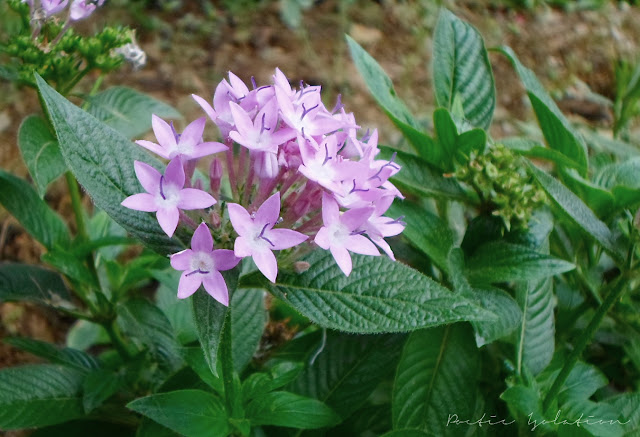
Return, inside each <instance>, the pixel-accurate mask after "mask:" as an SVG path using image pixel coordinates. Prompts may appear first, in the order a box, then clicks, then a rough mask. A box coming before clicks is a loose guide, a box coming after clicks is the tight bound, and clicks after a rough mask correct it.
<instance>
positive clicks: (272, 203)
mask: <svg viewBox="0 0 640 437" xmlns="http://www.w3.org/2000/svg"><path fill="white" fill-rule="evenodd" d="M278 218H280V191H277V192H276V193H275V194H273V195H272V196H271V197H269V198H268V199H267V200H265V201H264V203H263V204H262V205H260V208H258V211H257V212H256V218H255V220H254V223H255V224H256V226H258V227H262V226H264V225H266V224H267V223H268V224H269V225H270V226H271V227H273V226H274V225H275V224H276V222H277V221H278Z"/></svg>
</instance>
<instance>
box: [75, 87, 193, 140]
mask: <svg viewBox="0 0 640 437" xmlns="http://www.w3.org/2000/svg"><path fill="white" fill-rule="evenodd" d="M87 102H89V107H88V108H87V112H89V114H91V115H93V116H94V117H95V118H97V119H98V120H100V121H102V122H103V123H105V124H107V125H109V126H111V127H112V128H114V129H115V130H117V131H118V132H120V133H121V134H122V135H124V136H125V137H127V138H134V137H137V136H139V135H142V134H144V133H146V132H147V131H148V130H149V129H151V115H152V114H155V115H157V116H158V117H161V118H180V117H181V115H180V113H179V112H178V111H176V110H175V109H174V108H173V107H171V106H169V105H167V104H166V103H163V102H161V101H159V100H156V99H154V98H153V97H151V96H148V95H146V94H142V93H139V92H138V91H136V90H133V89H131V88H126V87H122V86H115V87H111V88H109V89H107V90H105V91H103V92H101V93H98V94H96V95H95V96H90V97H88V98H87Z"/></svg>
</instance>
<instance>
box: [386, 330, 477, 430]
mask: <svg viewBox="0 0 640 437" xmlns="http://www.w3.org/2000/svg"><path fill="white" fill-rule="evenodd" d="M479 370H480V368H479V354H478V349H477V348H476V345H475V342H474V340H473V332H472V330H471V327H470V326H469V325H467V324H462V323H457V324H454V325H449V326H446V327H438V328H432V329H424V330H421V331H416V332H414V333H412V334H411V336H410V337H409V340H407V343H406V344H405V347H404V350H403V352H402V357H401V358H400V363H399V364H398V370H397V373H396V379H395V382H394V386H393V403H392V412H393V428H394V429H403V428H417V429H420V430H423V431H427V432H430V433H433V434H434V435H438V436H459V435H460V434H459V433H460V429H458V428H457V427H447V419H448V417H449V415H450V414H451V413H455V414H458V416H459V417H462V418H471V417H472V416H473V413H474V407H475V398H476V380H477V377H478V373H479Z"/></svg>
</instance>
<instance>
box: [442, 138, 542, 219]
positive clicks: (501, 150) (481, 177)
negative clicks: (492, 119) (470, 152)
mask: <svg viewBox="0 0 640 437" xmlns="http://www.w3.org/2000/svg"><path fill="white" fill-rule="evenodd" d="M454 176H455V177H456V178H457V179H458V180H460V181H463V182H466V183H467V184H469V185H470V186H471V187H473V189H474V190H476V192H477V193H478V196H479V197H480V199H481V202H482V208H483V209H485V212H488V213H490V214H492V215H494V216H497V217H500V218H501V219H502V221H503V223H504V225H505V227H506V229H507V230H510V229H511V228H517V227H520V228H524V227H526V226H527V223H528V222H529V219H531V216H532V214H533V212H534V210H536V209H537V208H539V207H541V206H542V205H544V204H545V201H546V195H545V193H544V191H543V190H542V189H541V188H540V187H539V186H538V185H537V184H536V183H535V180H534V179H533V176H532V175H531V174H530V172H529V171H528V169H527V168H526V166H524V165H523V164H522V163H521V161H520V160H519V157H518V156H517V155H516V154H515V153H513V152H512V151H511V150H510V149H508V148H507V147H505V146H504V145H502V144H494V145H493V146H492V147H491V148H489V149H488V151H487V153H485V154H483V155H480V156H478V157H475V159H472V160H471V161H469V163H468V164H467V165H466V166H463V167H459V168H457V169H456V171H455V173H454Z"/></svg>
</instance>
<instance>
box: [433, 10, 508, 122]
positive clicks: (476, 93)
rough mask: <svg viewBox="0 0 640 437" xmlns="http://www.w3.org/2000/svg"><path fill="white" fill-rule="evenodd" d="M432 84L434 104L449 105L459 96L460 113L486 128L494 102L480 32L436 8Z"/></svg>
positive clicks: (488, 65)
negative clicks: (434, 96) (437, 12)
mask: <svg viewBox="0 0 640 437" xmlns="http://www.w3.org/2000/svg"><path fill="white" fill-rule="evenodd" d="M432 64H433V85H434V90H435V95H436V100H437V102H438V105H440V106H444V107H445V108H447V109H451V108H452V107H453V101H454V99H455V98H456V96H459V97H460V99H461V101H462V102H461V103H462V107H463V110H464V116H465V118H466V119H468V120H469V121H470V122H471V124H473V125H474V126H478V127H481V128H483V129H487V128H488V127H489V126H490V125H491V118H492V117H493V111H494V109H495V106H496V96H495V84H494V81H493V73H492V71H491V64H490V63H489V56H488V54H487V50H486V49H485V47H484V41H483V40H482V37H481V36H480V33H478V31H477V30H476V29H475V28H474V27H473V26H471V25H470V24H468V23H465V22H464V21H462V20H460V19H459V18H458V17H456V16H455V15H454V14H452V13H451V12H449V11H448V10H446V9H442V10H441V11H440V16H439V17H438V23H437V24H436V29H435V33H434V36H433V59H432Z"/></svg>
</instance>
